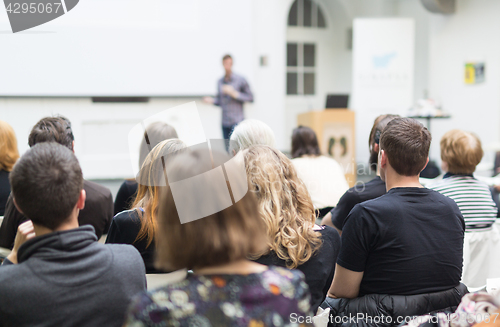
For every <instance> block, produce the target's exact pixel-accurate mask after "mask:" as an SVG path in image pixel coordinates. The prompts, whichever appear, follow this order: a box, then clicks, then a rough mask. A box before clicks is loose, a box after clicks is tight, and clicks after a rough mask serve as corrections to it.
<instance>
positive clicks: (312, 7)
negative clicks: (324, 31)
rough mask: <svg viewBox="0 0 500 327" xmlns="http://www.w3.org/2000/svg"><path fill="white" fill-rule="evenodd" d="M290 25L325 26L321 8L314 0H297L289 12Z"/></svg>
mask: <svg viewBox="0 0 500 327" xmlns="http://www.w3.org/2000/svg"><path fill="white" fill-rule="evenodd" d="M288 26H302V27H315V28H325V27H326V20H325V16H324V15H323V12H322V11H321V8H320V7H319V6H318V5H317V4H316V2H314V1H312V0H295V2H294V3H293V4H292V7H291V8H290V12H289V13H288Z"/></svg>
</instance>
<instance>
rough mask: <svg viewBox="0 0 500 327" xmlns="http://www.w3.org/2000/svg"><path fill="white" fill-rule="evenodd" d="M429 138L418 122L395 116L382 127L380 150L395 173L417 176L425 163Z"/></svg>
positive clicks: (426, 131) (429, 142)
mask: <svg viewBox="0 0 500 327" xmlns="http://www.w3.org/2000/svg"><path fill="white" fill-rule="evenodd" d="M431 140H432V137H431V134H430V133H429V131H428V130H427V128H425V127H424V125H422V124H421V123H420V122H418V121H416V120H415V119H412V118H396V119H393V120H391V121H390V122H389V123H388V124H387V126H386V127H385V128H384V130H383V132H382V134H381V136H380V150H383V151H384V152H385V154H386V155H387V158H388V159H389V164H390V165H391V167H392V168H393V169H394V170H395V171H396V173H398V174H399V175H402V176H417V175H419V174H420V172H421V171H422V170H423V169H424V168H425V165H426V163H427V158H428V157H429V147H430V145H431Z"/></svg>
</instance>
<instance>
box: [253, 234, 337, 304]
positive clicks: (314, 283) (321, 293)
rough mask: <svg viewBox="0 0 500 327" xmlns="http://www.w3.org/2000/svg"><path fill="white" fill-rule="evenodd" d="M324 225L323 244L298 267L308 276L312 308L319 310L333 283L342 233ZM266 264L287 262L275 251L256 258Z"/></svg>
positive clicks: (276, 264) (278, 264)
mask: <svg viewBox="0 0 500 327" xmlns="http://www.w3.org/2000/svg"><path fill="white" fill-rule="evenodd" d="M322 227H324V228H323V229H322V230H320V231H319V232H320V233H321V240H322V241H323V244H322V246H321V247H320V249H319V250H318V252H316V253H315V254H314V255H313V256H312V257H311V259H309V261H307V262H306V263H304V264H302V265H300V266H298V267H297V269H298V270H300V271H302V272H303V273H304V275H305V276H306V283H307V285H309V290H310V291H311V309H312V311H313V312H316V311H317V310H318V307H319V305H320V304H321V303H322V302H323V300H324V299H325V297H326V294H327V293H328V290H329V289H330V285H331V284H332V280H333V275H334V273H335V263H336V262H337V256H338V254H339V251H340V235H339V233H338V232H337V231H336V230H335V229H334V228H332V227H329V226H322ZM255 261H256V262H258V263H261V264H263V265H266V266H271V265H272V266H280V267H286V262H285V260H283V259H280V258H278V256H277V255H276V253H275V252H274V251H271V252H270V253H269V254H267V255H264V256H262V257H260V258H259V259H257V260H255Z"/></svg>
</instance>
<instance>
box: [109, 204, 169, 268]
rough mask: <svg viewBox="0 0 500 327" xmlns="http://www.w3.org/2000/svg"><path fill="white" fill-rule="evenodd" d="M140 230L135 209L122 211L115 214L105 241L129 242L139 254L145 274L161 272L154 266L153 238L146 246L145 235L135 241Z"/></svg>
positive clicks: (139, 221) (139, 220)
mask: <svg viewBox="0 0 500 327" xmlns="http://www.w3.org/2000/svg"><path fill="white" fill-rule="evenodd" d="M140 230H141V219H140V218H139V215H138V214H137V212H136V211H135V210H127V211H122V212H120V213H119V214H117V215H116V216H115V217H114V218H113V221H112V222H111V226H110V227H109V232H108V236H107V238H106V243H118V244H131V245H133V246H134V247H135V248H136V249H137V251H139V253H140V254H141V257H142V260H143V261H144V266H145V267H146V274H157V273H163V272H164V271H161V270H158V269H156V268H155V267H154V260H155V240H154V239H153V241H152V242H151V244H150V245H149V246H148V242H147V237H146V238H143V239H142V240H140V241H137V242H136V241H135V239H136V238H137V235H139V231H140Z"/></svg>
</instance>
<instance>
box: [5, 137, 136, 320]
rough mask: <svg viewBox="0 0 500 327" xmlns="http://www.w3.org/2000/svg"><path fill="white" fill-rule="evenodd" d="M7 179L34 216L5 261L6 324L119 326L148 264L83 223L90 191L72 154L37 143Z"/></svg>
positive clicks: (22, 228) (17, 198) (16, 201)
mask: <svg viewBox="0 0 500 327" xmlns="http://www.w3.org/2000/svg"><path fill="white" fill-rule="evenodd" d="M10 181H11V185H12V194H13V202H14V204H15V205H16V207H17V208H18V210H19V211H20V212H23V213H24V214H25V215H26V217H28V218H29V219H30V221H27V222H25V223H23V224H21V226H19V232H18V235H17V237H16V242H15V246H14V249H13V251H12V253H11V254H10V255H9V256H8V257H7V259H6V260H5V261H4V263H3V265H2V267H1V268H0V294H2V296H0V322H1V325H2V326H30V327H31V326H89V327H90V326H92V327H94V326H117V327H118V326H122V325H123V322H124V321H123V320H124V317H125V312H126V310H127V306H128V304H129V303H130V300H131V298H132V296H133V295H134V294H136V293H138V292H140V291H142V290H144V288H145V276H144V267H143V265H142V260H141V257H140V255H139V253H138V252H137V250H136V249H134V248H133V247H132V246H129V245H104V244H100V243H99V242H97V237H96V234H95V232H94V228H93V227H92V226H89V225H87V226H82V227H79V225H78V213H79V211H80V210H81V209H83V208H84V206H85V196H86V192H85V190H84V189H83V177H82V171H81V168H80V165H79V164H78V160H77V159H76V157H75V155H74V154H73V153H72V152H71V151H70V150H69V149H68V148H65V147H64V146H62V145H60V144H57V143H54V142H50V143H41V144H37V145H34V146H33V147H32V148H31V149H30V150H28V151H27V152H26V153H25V154H24V155H23V156H22V157H21V159H20V160H19V161H18V163H17V164H16V165H15V166H14V169H13V170H12V172H11V174H10ZM35 236H36V237H35ZM26 239H29V240H26Z"/></svg>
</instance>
